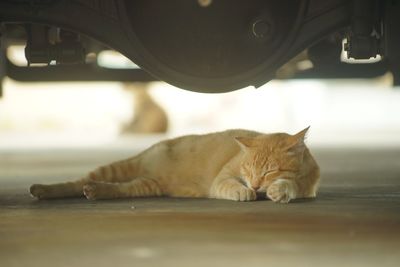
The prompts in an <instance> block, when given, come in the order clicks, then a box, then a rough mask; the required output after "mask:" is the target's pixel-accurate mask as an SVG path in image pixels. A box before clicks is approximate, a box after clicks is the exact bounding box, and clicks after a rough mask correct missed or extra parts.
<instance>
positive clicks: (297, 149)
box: [287, 126, 310, 154]
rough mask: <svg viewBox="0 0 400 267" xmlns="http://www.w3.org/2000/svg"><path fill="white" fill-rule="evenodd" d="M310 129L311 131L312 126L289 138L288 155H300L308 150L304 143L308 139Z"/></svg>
mask: <svg viewBox="0 0 400 267" xmlns="http://www.w3.org/2000/svg"><path fill="white" fill-rule="evenodd" d="M308 129H310V126H308V127H307V128H305V129H303V130H301V131H300V132H298V133H297V134H295V135H292V136H290V137H289V146H288V147H287V151H288V153H291V154H298V153H303V152H304V149H305V148H306V145H305V143H304V141H305V139H306V138H307V132H308Z"/></svg>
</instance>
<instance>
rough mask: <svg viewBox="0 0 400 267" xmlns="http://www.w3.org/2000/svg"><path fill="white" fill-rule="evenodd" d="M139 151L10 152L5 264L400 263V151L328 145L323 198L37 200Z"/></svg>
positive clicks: (3, 168) (1, 168)
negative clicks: (40, 190) (37, 191)
mask: <svg viewBox="0 0 400 267" xmlns="http://www.w3.org/2000/svg"><path fill="white" fill-rule="evenodd" d="M132 154H133V153H132V151H129V149H119V150H115V149H114V150H89V151H83V150H81V151H79V150H68V151H66V150H64V151H61V150H58V151H31V152H29V151H28V152H26V151H25V152H24V151H19V152H17V151H8V152H4V151H3V152H0V266H2V267H9V266H30V267H35V266H40V267H46V266H60V267H62V266H66V267H67V266H68V267H70V266H96V267H101V266H118V267H120V266H121V267H123V266H230V267H234V266H241V267H242V266H253V267H256V266H296V267H297V266H318V265H319V266H354V267H355V266H364V267H365V266H399V262H400V149H389V150H374V149H353V150H340V149H319V150H314V154H315V155H316V157H317V160H318V161H319V163H320V165H321V168H322V184H321V190H320V193H319V196H318V198H317V199H316V200H314V201H297V202H295V203H291V204H288V205H283V204H280V205H279V204H274V203H272V202H270V201H266V200H263V201H256V202H247V203H236V202H230V201H223V200H207V199H166V198H162V199H154V198H153V199H151V198H147V199H134V200H116V201H95V202H91V201H87V200H85V199H65V200H56V201H36V200H34V199H32V198H31V197H30V196H29V193H28V188H29V185H30V184H32V183H45V182H55V181H61V180H65V179H68V178H70V177H78V176H79V175H80V174H83V173H85V172H86V171H88V170H90V169H91V168H93V167H95V166H97V165H98V164H102V163H106V162H109V161H113V160H117V159H120V158H125V157H127V156H131V155H132Z"/></svg>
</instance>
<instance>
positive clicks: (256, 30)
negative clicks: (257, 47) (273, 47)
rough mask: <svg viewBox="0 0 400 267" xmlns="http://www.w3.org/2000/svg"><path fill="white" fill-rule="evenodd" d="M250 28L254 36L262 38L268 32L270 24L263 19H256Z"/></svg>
mask: <svg viewBox="0 0 400 267" xmlns="http://www.w3.org/2000/svg"><path fill="white" fill-rule="evenodd" d="M252 30H253V34H254V36H255V37H257V38H264V37H267V36H268V34H269V33H270V31H271V25H270V24H269V23H268V22H267V21H265V20H263V19H258V20H256V21H255V22H254V23H253V28H252Z"/></svg>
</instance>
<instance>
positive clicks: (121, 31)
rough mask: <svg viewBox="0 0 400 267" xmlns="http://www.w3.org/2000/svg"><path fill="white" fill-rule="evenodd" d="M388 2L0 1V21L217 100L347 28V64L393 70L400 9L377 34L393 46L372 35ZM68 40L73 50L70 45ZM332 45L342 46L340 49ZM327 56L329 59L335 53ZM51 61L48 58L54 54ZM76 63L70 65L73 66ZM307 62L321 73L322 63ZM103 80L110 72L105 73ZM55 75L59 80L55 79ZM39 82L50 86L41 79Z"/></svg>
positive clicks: (15, 70)
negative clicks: (56, 33) (95, 49)
mask: <svg viewBox="0 0 400 267" xmlns="http://www.w3.org/2000/svg"><path fill="white" fill-rule="evenodd" d="M389 2H390V3H392V2H397V1H389V0H384V1H377V0H355V1H348V0H326V1H320V0H296V1H293V0H279V1H278V0H249V1H244V0H214V1H212V3H211V4H207V5H201V4H199V3H200V2H199V1H195V0H169V1H165V0H91V1H87V0H47V1H44V0H42V1H40V0H18V1H17V0H14V1H12V0H4V1H0V21H2V22H7V23H16V22H18V23H28V24H31V23H37V24H41V25H47V26H46V27H57V28H61V29H63V30H66V31H69V32H75V33H78V34H80V35H84V36H89V37H91V38H93V39H96V40H97V41H99V42H101V43H102V44H103V45H104V46H105V47H110V48H112V49H115V50H117V51H119V52H121V53H122V54H124V55H125V56H127V57H128V58H130V59H131V60H132V61H133V62H134V63H136V64H137V65H139V66H140V67H141V68H142V69H143V70H145V71H146V72H148V73H151V75H152V76H154V77H157V78H158V79H161V80H164V81H167V82H169V83H171V84H173V85H176V86H178V87H181V88H184V89H187V90H192V91H199V92H214V93H217V92H227V91H232V90H235V89H239V88H242V87H245V86H248V85H254V86H260V85H262V84H264V83H265V82H267V81H269V80H270V79H272V78H273V77H274V73H275V71H276V70H277V69H278V68H279V67H280V66H282V65H283V64H284V63H286V62H287V61H288V60H289V59H291V58H292V57H294V56H295V55H297V54H298V53H299V52H301V51H303V50H304V49H306V48H308V47H310V46H313V45H316V44H317V43H320V42H321V40H323V39H325V38H326V37H327V36H331V35H332V34H334V33H338V32H340V33H341V34H342V35H343V34H345V32H346V30H347V29H350V30H351V31H350V40H349V45H348V46H347V49H349V52H350V55H351V56H352V57H356V58H366V57H368V58H369V57H371V56H374V55H376V54H377V53H381V54H384V53H386V54H384V56H385V57H389V56H392V55H393V56H394V58H393V60H390V59H388V62H390V64H391V66H395V63H393V62H394V61H399V60H400V59H397V58H396V53H395V52H394V48H395V47H396V44H397V46H398V44H399V43H398V40H397V39H396V38H397V37H394V35H398V30H397V26H396V27H395V22H396V20H395V17H396V16H397V17H400V16H399V14H400V11H399V10H398V9H393V11H392V10H390V11H388V10H387V11H386V14H387V16H386V21H387V22H388V23H392V26H391V27H385V38H384V40H385V42H389V43H390V42H391V44H389V45H383V44H382V38H381V37H382V32H381V30H380V29H381V27H380V26H381V24H382V10H381V6H384V5H386V6H388V5H389V4H388V3H389ZM385 23H386V22H385ZM396 23H397V22H396ZM397 25H399V24H398V23H397ZM342 35H341V36H342ZM393 37H394V38H393ZM61 39H62V38H61ZM67 39H68V38H67ZM68 40H69V41H71V42H70V43H71V44H72V43H73V42H72V40H74V38H71V39H68ZM74 41H76V40H74ZM378 41H379V42H378ZM77 42H78V43H79V41H77ZM52 45H54V44H52ZM332 45H334V46H336V47H335V49H339V47H340V43H334V44H332ZM381 47H385V50H388V52H385V51H384V50H383V49H381ZM60 49H61V50H62V51H69V52H68V53H70V52H71V54H75V55H79V54H80V52H79V51H82V50H80V49H77V47H75V46H74V45H72V46H68V47H61V48H60ZM74 49H75V50H74ZM335 49H333V50H332V51H334V52H335V53H336V51H337V50H335ZM315 51H317V50H315ZM321 51H323V50H321ZM39 52H43V51H39ZM46 52H49V51H46ZM52 53H53V54H52ZM318 53H319V52H317V53H316V54H315V55H318ZM28 54H29V53H28ZM30 54H31V58H32V56H33V55H34V56H37V57H38V58H40V57H41V56H43V55H44V57H45V59H46V60H44V61H46V62H47V61H48V57H47V56H48V54H46V53H37V54H35V53H32V51H30ZM50 54H52V56H51V57H53V58H56V57H57V55H59V54H57V53H54V52H51V53H50ZM322 54H323V53H322ZM319 55H321V53H319ZM65 56H66V54H62V53H61V55H60V56H59V57H58V62H59V63H63V62H68V60H66V61H63V60H62V59H63V58H65ZM333 56H334V55H333V54H332V58H333ZM77 58H80V59H82V57H79V56H78V57H77ZM327 58H329V57H327ZM75 59H76V58H75ZM75 59H74V60H71V61H70V62H72V61H79V60H75ZM336 60H337V59H335V61H336ZM314 61H315V62H318V64H320V65H321V66H323V65H325V59H323V60H319V59H315V60H314ZM335 66H336V65H335ZM14 67H16V66H14ZM14 67H9V68H8V69H9V70H8V71H11V72H12V74H11V75H12V76H14V77H21V78H22V77H23V76H24V75H27V74H26V73H27V72H28V69H18V68H14ZM51 67H60V68H57V69H54V68H51ZM51 67H49V68H48V69H41V70H40V69H38V68H35V69H33V72H34V73H36V75H38V76H37V77H41V76H40V75H42V74H39V72H42V73H52V72H57V71H58V70H61V69H62V68H63V67H64V66H51ZM84 68H86V69H84ZM361 68H364V67H361ZM365 68H367V66H366V67H365ZM372 68H375V67H372ZM396 68H397V67H396ZM75 69H80V71H81V72H82V73H83V72H88V73H89V76H88V77H92V78H96V79H97V78H98V79H100V80H102V79H105V78H102V77H113V78H116V77H117V76H118V75H120V74H121V73H123V72H124V71H122V70H109V69H107V70H105V69H100V70H101V72H102V74H101V75H98V69H96V68H93V66H90V67H79V68H75ZM315 71H317V68H316V69H315ZM111 72H113V73H114V74H112V75H111V74H107V73H111ZM130 72H132V73H133V72H135V73H143V72H142V71H137V70H127V71H126V72H124V73H125V74H124V75H126V73H130ZM16 73H20V74H21V73H24V74H23V75H15V74H16ZM68 73H69V74H65V75H67V76H68V75H70V76H68V77H69V78H68V79H70V78H71V79H72V77H73V76H74V75H76V76H77V77H80V75H79V73H75V74H73V75H72V73H74V70H73V68H71V70H68ZM115 73H119V74H118V75H116V74H115ZM46 75H47V76H46ZM57 75H58V74H57ZM57 75H56V76H55V77H59V79H63V78H62V77H61V72H60V73H59V75H60V76H57ZM102 75H104V76H102ZM141 75H142V74H141ZM44 76H45V77H47V78H46V79H51V77H50V75H48V74H44ZM25 77H26V76H25ZM121 78H122V76H121ZM31 79H34V78H31ZM80 79H84V77H83V75H82V76H81V78H80ZM110 79H111V78H110ZM124 79H127V78H124ZM78 80H79V79H78Z"/></svg>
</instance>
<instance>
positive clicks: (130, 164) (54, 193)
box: [30, 158, 139, 199]
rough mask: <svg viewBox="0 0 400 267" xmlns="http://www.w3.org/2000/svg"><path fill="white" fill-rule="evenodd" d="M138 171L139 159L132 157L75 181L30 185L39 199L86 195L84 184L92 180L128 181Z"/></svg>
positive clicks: (102, 167)
mask: <svg viewBox="0 0 400 267" xmlns="http://www.w3.org/2000/svg"><path fill="white" fill-rule="evenodd" d="M138 171H139V164H138V161H137V160H136V158H131V159H127V160H122V161H117V162H113V163H111V164H108V165H104V166H101V167H98V168H96V169H95V170H93V171H91V172H89V173H88V174H87V175H86V176H84V177H82V178H80V179H78V180H75V181H71V182H65V183H57V184H49V185H43V184H34V185H32V186H31V187H30V193H31V195H32V196H33V197H36V198H39V199H52V198H66V197H81V196H83V195H84V194H83V186H84V185H86V184H88V183H90V182H106V183H121V182H127V181H131V180H133V179H135V178H136V177H137V174H138Z"/></svg>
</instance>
